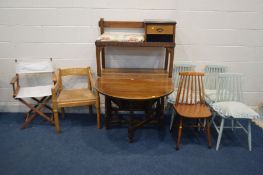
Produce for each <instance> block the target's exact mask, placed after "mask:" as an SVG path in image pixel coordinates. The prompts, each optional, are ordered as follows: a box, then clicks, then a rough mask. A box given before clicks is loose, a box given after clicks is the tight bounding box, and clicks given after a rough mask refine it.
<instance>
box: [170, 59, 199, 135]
mask: <svg viewBox="0 0 263 175" xmlns="http://www.w3.org/2000/svg"><path fill="white" fill-rule="evenodd" d="M194 70H195V65H193V64H175V65H174V67H173V83H174V92H173V93H172V94H170V95H169V96H168V99H167V103H168V106H172V105H173V104H175V100H176V94H177V88H178V85H179V72H191V71H194ZM168 108H169V107H168ZM169 109H172V108H169ZM173 116H174V110H172V117H173ZM171 129H172V124H170V130H171Z"/></svg>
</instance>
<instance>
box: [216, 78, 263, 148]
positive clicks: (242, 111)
mask: <svg viewBox="0 0 263 175" xmlns="http://www.w3.org/2000/svg"><path fill="white" fill-rule="evenodd" d="M241 78H242V74H237V73H220V74H219V76H218V84H217V91H216V102H215V103H213V104H212V105H211V107H212V108H213V110H214V111H215V112H216V114H218V115H217V116H220V118H221V123H220V125H217V124H216V122H215V120H213V125H214V126H215V129H216V131H217V133H218V138H217V143H216V150H218V149H219V145H220V142H221V138H222V133H223V129H224V128H231V129H232V130H233V129H234V128H240V129H243V130H244V131H245V133H246V134H247V135H248V148H249V151H251V150H252V141H251V120H252V119H255V118H258V117H259V114H258V113H256V112H255V111H254V110H252V109H251V108H250V107H248V106H247V105H245V104H244V103H242V102H241V101H242V83H241ZM227 119H230V120H231V121H232V123H231V124H232V125H231V126H225V120H227ZM241 120H244V121H247V122H248V123H247V128H246V127H245V126H244V124H243V122H244V121H243V122H240V121H241Z"/></svg>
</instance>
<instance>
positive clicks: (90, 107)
mask: <svg viewBox="0 0 263 175" xmlns="http://www.w3.org/2000/svg"><path fill="white" fill-rule="evenodd" d="M89 113H90V114H91V115H92V114H93V111H92V106H91V105H89Z"/></svg>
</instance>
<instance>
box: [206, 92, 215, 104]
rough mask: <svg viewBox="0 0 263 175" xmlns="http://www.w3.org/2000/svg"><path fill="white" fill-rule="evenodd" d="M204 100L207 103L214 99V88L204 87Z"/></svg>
mask: <svg viewBox="0 0 263 175" xmlns="http://www.w3.org/2000/svg"><path fill="white" fill-rule="evenodd" d="M205 100H206V102H207V103H208V104H211V103H213V102H215V101H216V89H205Z"/></svg>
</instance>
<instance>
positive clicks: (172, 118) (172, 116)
mask: <svg viewBox="0 0 263 175" xmlns="http://www.w3.org/2000/svg"><path fill="white" fill-rule="evenodd" d="M174 117H175V112H174V110H173V112H172V115H171V122H170V132H171V131H172V129H173V124H174Z"/></svg>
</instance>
